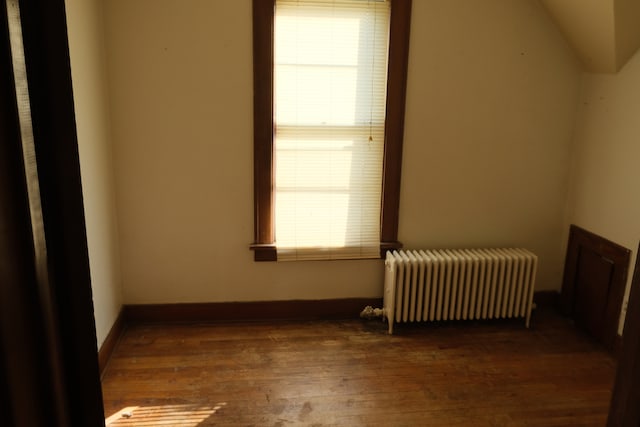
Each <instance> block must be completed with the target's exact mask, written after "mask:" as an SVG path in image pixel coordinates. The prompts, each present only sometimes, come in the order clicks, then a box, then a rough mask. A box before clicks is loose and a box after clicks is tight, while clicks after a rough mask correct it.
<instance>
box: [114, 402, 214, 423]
mask: <svg viewBox="0 0 640 427" xmlns="http://www.w3.org/2000/svg"><path fill="white" fill-rule="evenodd" d="M226 404H227V403H226V402H222V403H218V404H217V405H215V406H207V405H163V406H129V407H126V408H123V409H121V410H119V411H118V412H116V413H115V414H113V415H111V416H110V417H109V418H107V419H105V424H106V425H107V426H108V427H119V426H140V427H144V426H180V427H197V426H198V425H199V424H200V423H202V422H203V421H206V420H207V419H208V418H209V417H211V416H212V415H213V414H215V413H216V412H218V411H219V410H220V409H222V408H223V407H224V406H225V405H226Z"/></svg>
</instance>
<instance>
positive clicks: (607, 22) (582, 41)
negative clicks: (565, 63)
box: [541, 0, 640, 73]
mask: <svg viewBox="0 0 640 427" xmlns="http://www.w3.org/2000/svg"><path fill="white" fill-rule="evenodd" d="M541 2H542V4H544V6H545V7H546V8H547V10H548V11H549V13H550V14H551V17H552V18H553V20H554V21H555V22H556V24H557V25H558V26H559V27H560V29H561V30H562V32H563V33H564V34H565V36H566V38H567V40H568V41H569V43H570V44H571V45H572V46H573V48H574V49H575V51H576V53H577V54H578V56H579V57H580V58H581V60H582V63H583V64H584V67H585V69H587V70H588V71H591V72H595V73H616V72H618V71H619V70H620V69H621V68H622V67H623V66H624V64H625V63H626V62H627V60H628V59H629V58H631V56H633V54H634V53H635V51H636V50H637V49H638V47H640V1H639V0H541Z"/></svg>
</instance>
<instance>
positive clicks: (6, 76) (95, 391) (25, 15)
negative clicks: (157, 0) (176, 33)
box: [0, 0, 104, 427]
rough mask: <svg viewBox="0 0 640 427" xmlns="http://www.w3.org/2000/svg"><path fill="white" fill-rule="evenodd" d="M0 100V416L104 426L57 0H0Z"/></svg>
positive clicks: (9, 422)
mask: <svg viewBox="0 0 640 427" xmlns="http://www.w3.org/2000/svg"><path fill="white" fill-rule="evenodd" d="M18 6H19V8H18ZM18 9H19V14H14V12H15V11H16V10H18ZM9 12H10V13H9ZM9 15H11V16H13V17H19V19H17V18H16V20H12V21H8V16H9ZM9 22H11V24H10V23H9ZM16 22H17V24H16V25H14V24H15V23H16ZM10 28H12V32H11V35H10V32H9V30H10ZM16 29H20V30H21V33H22V41H23V46H24V49H16V46H15V41H16V40H17V38H16V33H15V30H16ZM12 41H13V43H14V46H13V54H14V55H15V54H18V55H19V56H21V57H22V55H23V56H24V63H25V64H26V77H27V78H26V81H27V82H28V89H29V92H28V96H27V97H20V98H18V97H17V95H16V94H17V93H20V91H19V90H18V89H17V86H16V84H18V85H20V84H24V83H25V79H24V78H20V73H19V72H18V71H17V69H14V65H16V64H18V63H19V61H18V60H15V61H14V60H13V58H12V50H11V48H10V47H11V45H12ZM19 59H20V60H21V59H22V58H19ZM18 68H19V67H18ZM22 77H24V76H22ZM14 78H19V80H17V81H16V80H14ZM0 99H1V101H0V350H2V351H1V353H2V357H0V397H1V398H2V403H1V404H0V409H2V425H3V426H20V427H22V426H25V427H26V426H28V427H39V426H54V427H55V426H100V425H104V410H103V406H102V392H101V387H100V377H99V371H98V359H97V346H96V332H95V320H94V317H93V302H92V295H91V283H90V275H89V262H88V252H87V242H86V231H85V222H84V209H83V202H82V189H81V180H80V167H79V158H78V146H77V138H76V128H75V115H74V107H73V93H72V85H71V73H70V65H69V51H68V42H67V32H66V17H65V4H64V0H19V1H13V0H10V1H8V2H7V1H2V2H1V4H0ZM18 105H20V106H21V108H18ZM24 105H28V106H29V108H30V114H27V115H26V116H28V117H30V122H31V126H30V129H32V133H33V139H32V141H33V144H27V143H26V141H27V139H25V134H28V133H29V132H22V131H23V130H25V128H24V123H25V121H24V117H25V115H24V114H23V113H24V111H25V109H24V108H22V107H23V106H24ZM26 111H29V110H26ZM21 124H22V125H23V126H22V127H21ZM25 146H30V147H32V148H33V149H34V151H35V156H34V157H35V158H32V159H31V160H30V161H28V162H25V161H24V158H23V147H25ZM33 171H37V177H36V176H34V174H33ZM34 183H36V184H37V186H38V187H39V198H37V200H39V204H41V207H40V208H38V209H35V210H34V204H33V200H34V199H31V201H30V199H29V195H31V196H32V197H33V194H36V193H35V192H33V191H30V190H29V189H30V188H31V189H33V185H34ZM37 213H39V214H37ZM37 242H45V245H46V246H45V248H46V250H45V251H42V250H41V249H42V248H41V247H39V246H38V244H37ZM43 254H45V255H46V256H44V257H43V256H42V255H43Z"/></svg>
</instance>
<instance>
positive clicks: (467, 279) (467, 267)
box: [383, 249, 538, 334]
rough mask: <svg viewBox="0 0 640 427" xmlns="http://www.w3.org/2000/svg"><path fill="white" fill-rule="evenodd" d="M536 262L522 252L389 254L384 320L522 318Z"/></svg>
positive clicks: (530, 295)
mask: <svg viewBox="0 0 640 427" xmlns="http://www.w3.org/2000/svg"><path fill="white" fill-rule="evenodd" d="M537 266H538V257H537V256H536V255H534V254H533V253H531V252H529V251H527V250H526V249H452V250H450V249H445V250H417V251H415V250H400V251H393V252H392V251H388V252H387V257H386V260H385V278H384V308H383V316H384V317H386V319H387V321H388V323H389V333H390V334H392V333H393V325H394V323H396V322H425V321H438V320H465V319H495V318H510V317H524V318H525V319H526V321H525V323H526V326H527V328H528V327H529V320H530V318H531V309H532V305H533V288H534V284H535V279H536V270H537Z"/></svg>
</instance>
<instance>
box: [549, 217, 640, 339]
mask: <svg viewBox="0 0 640 427" xmlns="http://www.w3.org/2000/svg"><path fill="white" fill-rule="evenodd" d="M587 253H589V254H594V255H595V256H596V257H598V258H601V259H602V260H603V261H604V262H606V263H607V264H609V265H610V266H611V272H610V284H611V287H610V290H609V293H608V295H607V298H606V301H604V304H606V306H605V312H604V319H603V324H602V336H601V337H599V338H600V339H601V341H602V343H603V344H604V346H605V347H606V348H607V349H609V350H610V351H614V350H616V343H617V342H618V340H617V337H618V324H619V321H620V313H621V310H622V301H623V298H624V291H625V287H626V284H627V274H628V270H629V259H630V254H631V251H630V250H629V249H627V248H625V247H623V246H620V245H618V244H616V243H614V242H612V241H610V240H607V239H605V238H603V237H601V236H598V235H597V234H594V233H592V232H590V231H587V230H585V229H583V228H580V227H578V226H576V225H571V227H570V230H569V243H568V246H567V256H566V260H565V269H564V277H563V282H562V292H561V295H560V298H561V307H562V311H563V313H564V314H565V315H567V316H569V317H573V315H574V313H575V302H576V294H577V289H576V284H577V282H578V275H579V271H578V268H579V265H580V260H581V256H582V255H586V254H587Z"/></svg>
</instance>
